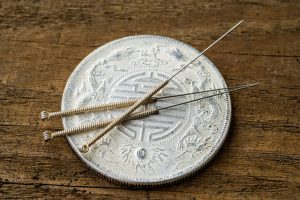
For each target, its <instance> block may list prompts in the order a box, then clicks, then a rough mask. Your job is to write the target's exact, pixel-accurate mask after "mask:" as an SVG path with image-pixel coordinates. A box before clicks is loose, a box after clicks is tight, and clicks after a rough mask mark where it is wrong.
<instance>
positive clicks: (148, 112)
mask: <svg viewBox="0 0 300 200" xmlns="http://www.w3.org/2000/svg"><path fill="white" fill-rule="evenodd" d="M258 84H259V83H253V84H248V85H245V86H243V87H239V88H235V89H231V90H227V91H225V92H220V93H217V94H213V95H209V96H205V97H201V98H198V99H193V100H190V101H185V102H182V103H178V104H174V105H171V106H166V107H161V108H157V109H150V110H146V111H143V112H139V113H136V114H135V115H136V118H135V117H132V119H138V118H142V117H146V116H150V115H156V114H159V112H160V111H162V110H166V109H170V108H173V107H177V106H181V105H184V104H188V103H192V102H195V101H200V100H204V99H207V98H211V97H215V96H220V95H223V94H227V93H230V92H234V91H237V90H241V89H245V88H249V87H253V86H255V85H258ZM130 116H133V115H130ZM127 120H129V118H127V119H126V120H125V121H127ZM111 121H113V119H112V120H107V121H104V124H103V126H105V125H106V124H108V123H110V122H111ZM104 134H105V133H103V135H104ZM103 135H101V136H103Z"/></svg>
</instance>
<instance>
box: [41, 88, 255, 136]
mask: <svg viewBox="0 0 300 200" xmlns="http://www.w3.org/2000/svg"><path fill="white" fill-rule="evenodd" d="M249 85H251V84H243V85H237V86H232V87H226V88H218V89H210V90H203V91H198V92H190V93H183V94H176V95H169V96H162V97H153V98H155V100H162V99H167V98H174V97H182V96H189V95H195V94H203V93H208V92H214V91H222V90H232V89H238V88H243V87H247V86H249ZM142 113H143V112H138V113H133V114H131V115H130V116H129V117H128V119H127V120H132V119H137V118H140V117H141V115H143V114H142ZM112 121H113V120H106V121H98V122H93V123H88V124H84V125H81V126H77V127H74V128H69V129H65V130H61V131H56V132H50V131H45V132H44V133H43V137H44V140H45V141H48V140H52V139H53V138H55V137H58V136H65V135H71V134H75V133H80V132H84V131H90V130H94V129H96V128H100V127H103V126H106V125H108V124H109V123H111V122H112Z"/></svg>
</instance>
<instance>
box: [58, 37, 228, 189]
mask: <svg viewBox="0 0 300 200" xmlns="http://www.w3.org/2000/svg"><path fill="white" fill-rule="evenodd" d="M198 54H199V51H198V50H196V49H195V48H193V47H191V46H189V45H187V44H185V43H182V42H180V41H177V40H174V39H171V38H167V37H161V36H153V35H141V36H131V37H125V38H122V39H118V40H115V41H112V42H110V43H108V44H106V45H104V46H102V47H99V48H98V49H96V50H95V51H93V52H92V53H91V54H90V55H88V56H87V57H86V58H85V59H84V60H82V61H81V62H80V63H79V65H78V66H77V67H76V69H75V70H74V72H73V73H72V75H71V76H70V78H69V80H68V82H67V84H66V87H65V90H64V94H63V99H62V110H66V109H71V108H77V107H82V106H88V105H95V104H102V103H108V102H116V101H120V100H126V99H130V98H139V97H142V96H143V95H145V94H146V93H147V92H148V91H149V90H150V89H151V88H154V86H155V85H157V84H158V83H161V82H162V81H164V80H166V79H167V78H168V77H170V76H171V75H173V74H174V73H175V72H177V71H178V70H179V69H180V68H181V67H183V66H184V65H186V64H187V63H189V62H190V61H191V60H192V59H193V58H195V57H196V56H197V55H198ZM222 87H227V86H226V84H225V81H224V79H223V77H222V76H221V74H220V72H219V71H218V70H217V68H216V67H215V65H214V64H213V63H212V62H211V61H210V60H209V59H208V58H207V57H205V56H201V57H200V58H199V59H198V60H197V61H195V62H194V63H193V64H191V65H190V66H189V67H188V68H187V69H186V70H184V71H183V72H182V73H180V74H178V75H177V76H176V77H175V78H174V79H172V80H171V82H170V83H169V84H168V85H167V86H166V87H165V88H164V89H163V90H162V91H161V92H160V93H159V94H158V95H159V96H164V95H172V94H180V93H187V92H194V91H201V90H208V89H213V88H222ZM204 95H207V94H202V96H204ZM199 97H200V95H192V96H186V97H181V98H172V99H167V100H161V101H158V102H156V103H155V104H153V105H145V106H142V107H141V108H139V110H146V109H149V108H158V107H165V106H168V105H173V104H176V103H179V102H183V101H187V100H192V99H194V98H199ZM124 110H125V109H118V110H108V111H104V112H94V113H86V114H82V115H76V116H69V117H63V119H62V121H63V126H64V128H65V129H67V128H73V127H76V126H79V125H83V124H86V123H91V122H95V121H99V120H106V119H111V118H113V117H117V116H119V115H120V114H121V113H122V112H124ZM230 119H231V102H230V96H229V95H228V94H223V95H220V96H216V97H213V98H209V99H206V100H202V101H198V102H194V103H190V104H186V105H182V106H179V107H174V108H171V109H168V110H163V111H161V112H160V113H159V114H158V115H153V116H149V117H145V118H142V119H138V120H132V121H129V122H126V123H123V124H122V125H119V126H118V127H115V128H114V129H113V130H112V131H110V132H109V133H107V134H106V135H105V136H104V137H102V138H101V139H100V140H99V141H98V142H96V143H95V144H94V145H93V146H92V147H91V148H90V151H89V152H88V153H86V154H83V153H81V152H80V151H79V149H80V148H81V147H82V146H83V145H84V144H86V143H87V142H89V141H91V140H92V139H93V138H94V137H95V136H96V135H97V132H99V130H95V131H88V132H84V133H80V134H76V135H71V136H68V137H67V139H68V142H69V143H70V145H71V147H72V149H73V150H74V151H75V153H76V154H77V155H78V156H79V158H80V159H81V160H82V161H83V162H84V163H85V164H86V165H87V166H88V167H90V168H91V169H93V170H95V171H96V172H97V173H99V174H101V175H103V176H105V177H106V178H108V179H109V180H112V181H114V182H118V183H123V184H127V185H136V186H153V185H162V184H167V183H172V182H174V181H178V180H180V179H182V178H185V177H187V176H189V175H191V174H193V173H194V172H196V171H197V170H199V169H201V168H202V167H203V166H205V165H206V164H207V163H208V162H209V161H210V160H211V159H212V158H213V156H214V155H215V154H216V152H217V151H218V150H219V149H220V147H221V145H222V143H223V142H224V140H225V137H226V135H227V133H228V129H229V125H230Z"/></svg>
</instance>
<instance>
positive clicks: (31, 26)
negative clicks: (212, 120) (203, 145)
mask: <svg viewBox="0 0 300 200" xmlns="http://www.w3.org/2000/svg"><path fill="white" fill-rule="evenodd" d="M299 9H300V2H299V1H296V0H295V1H293V0H290V1H279V0H267V1H258V0H251V1H243V2H240V1H227V0H222V1H214V0H213V1H211V0H210V1H207V0H202V1H192V0H187V1H122V0H113V1H96V0H92V1H83V0H74V1H59V0H51V1H31V0H21V1H2V2H0V172H1V175H0V198H1V199H2V198H61V197H63V198H69V199H74V198H98V197H99V198H104V199H244V198H250V199H266V198H267V199H297V198H299V196H300V187H299V184H300V161H299V160H300V153H299V152H300V146H299V140H300V135H299V129H300V124H299V117H300V114H299V111H300V107H299V105H300V104H299V96H300V81H299V74H300V67H299V63H300V34H299V33H300V23H299V17H300V13H299ZM240 19H245V20H246V21H245V23H244V24H243V25H242V26H241V27H239V28H238V29H237V30H236V31H234V32H233V33H232V34H230V35H229V37H227V38H226V39H224V40H223V41H222V42H221V43H220V44H218V46H216V47H215V48H214V49H211V51H209V52H207V54H206V55H207V56H208V57H209V58H210V59H211V60H212V61H213V62H214V63H215V64H216V65H217V67H218V68H219V70H220V71H221V73H222V74H223V76H224V78H225V80H226V82H227V83H228V84H229V85H236V84H240V83H245V82H255V81H258V82H261V83H262V84H261V85H260V86H258V87H256V88H255V89H254V88H253V89H251V90H247V91H246V90H245V91H241V92H240V93H236V94H232V102H233V109H234V110H233V120H232V121H233V122H232V126H231V130H230V134H229V136H228V138H227V140H226V142H225V144H224V146H223V148H222V149H221V151H220V153H219V154H218V155H217V156H216V158H215V159H214V160H213V162H212V163H211V164H209V166H208V167H206V168H205V169H203V170H201V172H200V173H197V174H196V175H195V176H194V177H191V178H190V179H188V181H184V182H182V183H180V184H177V185H174V186H168V187H164V188H158V189H152V190H133V189H128V188H126V187H124V186H120V185H116V184H113V183H110V182H108V181H106V180H104V179H102V178H100V177H98V176H96V175H95V174H94V173H93V172H91V171H89V170H88V169H87V168H86V167H85V166H84V164H83V163H82V162H81V161H80V160H79V159H77V157H76V156H75V154H74V153H73V152H72V150H71V148H70V147H69V146H68V144H67V141H66V139H64V138H59V139H57V140H55V141H52V142H51V143H46V144H45V143H44V142H43V140H42V137H41V133H42V132H43V131H44V130H46V129H51V130H58V129H61V122H60V120H59V119H55V120H52V121H51V122H41V121H40V120H39V119H38V114H39V112H40V111H41V110H44V109H45V110H53V111H54V110H58V109H59V108H60V101H61V95H62V92H63V89H64V85H65V83H66V81H67V79H68V77H69V75H70V73H71V72H72V71H73V69H74V68H75V66H76V65H77V64H78V63H79V62H80V61H81V60H82V59H83V58H84V57H85V56H86V55H87V54H88V53H90V52H91V51H93V50H94V49H95V48H97V47H98V46H101V45H103V44H105V43H107V42H109V41H111V40H114V39H117V38H120V37H124V36H128V35H135V34H158V35H165V36H168V37H172V38H175V39H178V40H181V41H183V42H186V43H188V44H191V45H192V46H194V47H195V48H197V49H199V50H202V49H203V48H205V47H206V46H207V45H208V44H209V43H210V42H212V41H213V40H214V39H216V38H217V37H218V36H219V35H220V34H222V33H223V32H224V30H226V29H227V28H229V27H230V26H231V25H232V24H234V23H235V22H237V21H238V20H240ZM69 166H72V167H69Z"/></svg>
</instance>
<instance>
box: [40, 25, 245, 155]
mask: <svg viewBox="0 0 300 200" xmlns="http://www.w3.org/2000/svg"><path fill="white" fill-rule="evenodd" d="M242 22H243V20H242V21H240V22H238V23H237V24H236V25H234V26H233V27H232V28H230V29H229V30H228V31H227V32H226V33H224V34H223V35H222V36H221V37H219V38H218V39H217V40H216V41H214V42H213V43H212V44H210V45H209V46H208V47H207V48H205V49H204V50H203V51H202V52H201V53H200V54H199V55H198V56H196V57H195V58H194V59H193V60H191V61H190V62H189V63H188V64H187V65H185V66H184V67H182V68H181V69H180V70H178V71H177V72H176V73H175V74H174V75H172V76H171V77H170V78H168V79H167V80H165V81H163V82H162V83H160V84H158V85H157V86H156V87H154V88H153V89H152V90H151V91H150V92H149V93H147V94H146V95H145V96H143V97H142V98H140V99H138V100H137V101H135V102H134V103H133V105H131V107H130V108H129V109H128V110H127V111H126V112H124V113H123V114H121V115H120V116H119V117H117V118H116V119H114V120H113V121H112V122H111V123H109V124H108V125H107V126H106V127H105V128H104V129H102V130H101V131H100V132H99V133H98V135H97V136H96V137H95V138H94V139H92V140H91V141H90V142H88V143H87V144H85V145H83V146H82V147H81V149H80V151H81V152H82V153H87V152H88V151H89V148H90V147H91V146H92V145H93V144H94V143H96V142H97V141H98V140H99V139H100V138H101V137H102V136H103V135H104V134H106V133H107V132H109V131H110V130H112V129H113V128H114V127H115V126H116V125H118V124H120V123H122V122H123V121H125V120H126V119H127V118H128V117H129V116H130V115H131V113H133V112H134V111H135V110H136V109H137V108H138V107H139V106H141V105H143V104H145V103H147V102H148V101H149V100H150V99H151V98H152V97H153V96H154V95H155V94H156V93H158V92H159V91H160V90H161V89H163V88H164V87H165V86H166V85H167V84H168V83H169V82H170V80H171V79H172V78H174V77H175V76H177V75H178V74H179V73H180V72H182V71H183V70H185V69H186V68H187V67H188V66H189V65H190V64H192V63H193V62H194V61H195V60H197V59H198V58H199V57H200V56H201V55H203V54H204V53H205V52H206V51H207V50H209V49H210V48H211V47H213V46H214V45H215V44H216V43H217V42H219V41H220V40H221V39H223V38H224V37H225V36H226V35H227V34H229V33H230V32H231V31H233V30H234V29H235V28H236V27H237V26H238V25H240V24H241V23H242ZM165 109H166V108H165ZM41 116H42V118H43V117H45V118H47V113H46V112H42V114H41ZM48 117H49V115H48Z"/></svg>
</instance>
